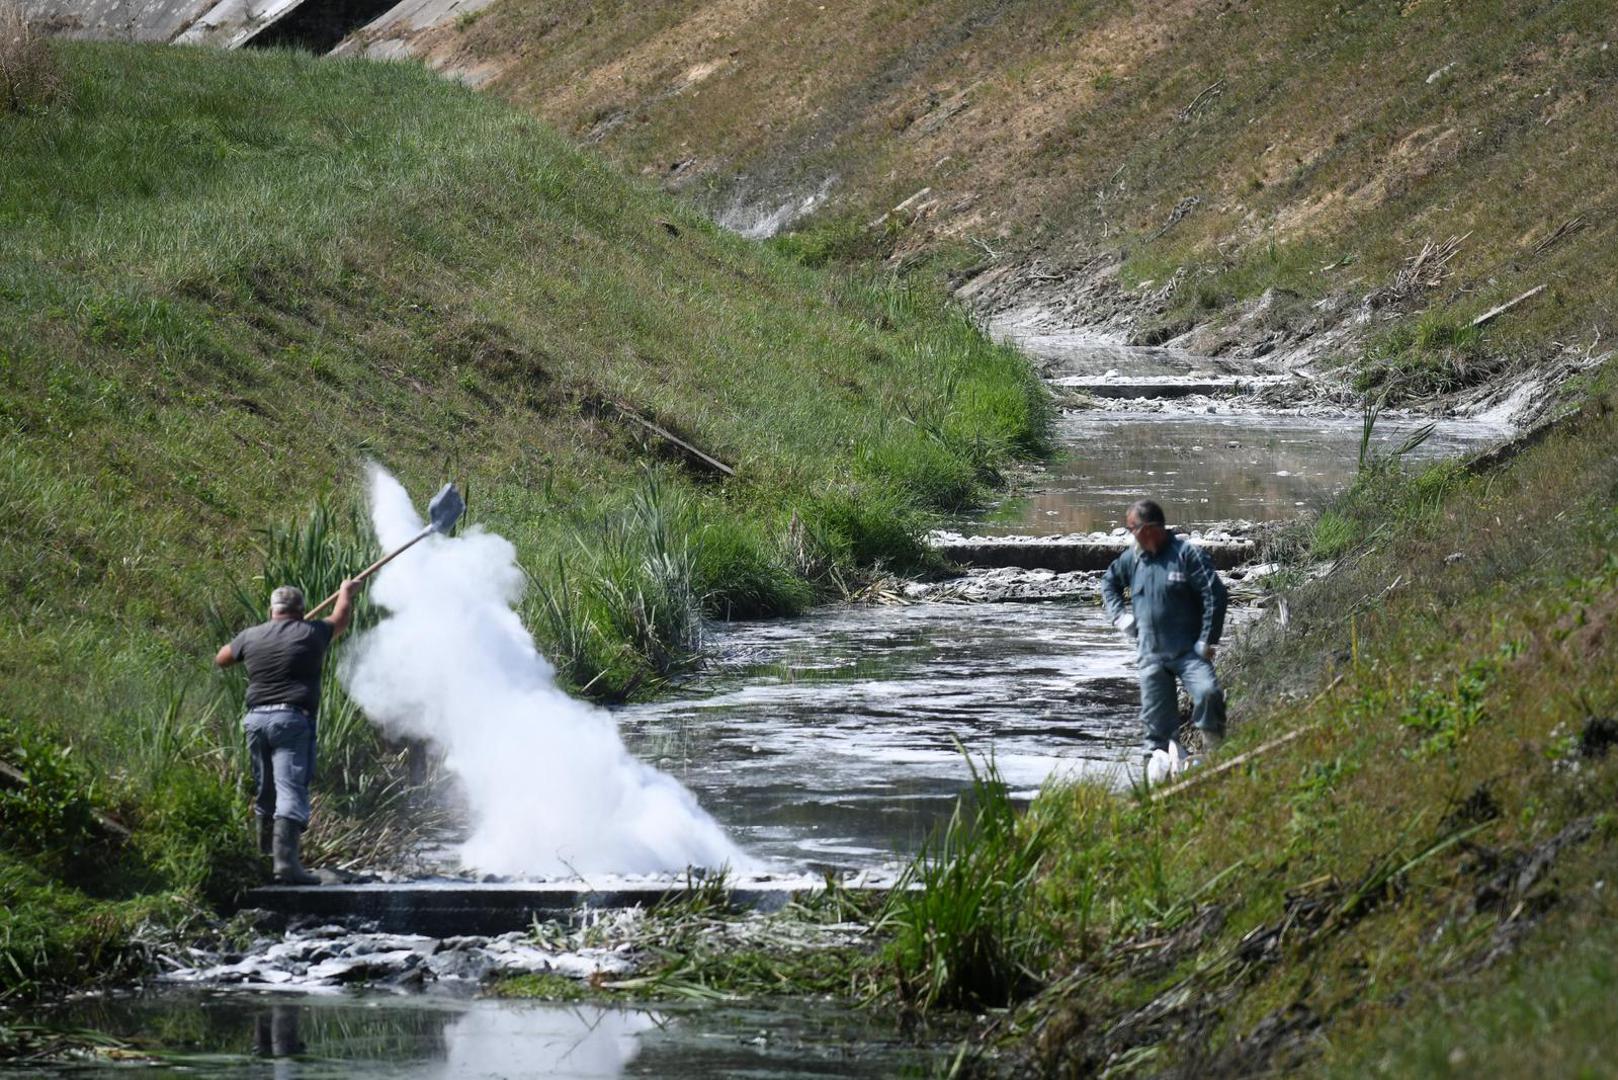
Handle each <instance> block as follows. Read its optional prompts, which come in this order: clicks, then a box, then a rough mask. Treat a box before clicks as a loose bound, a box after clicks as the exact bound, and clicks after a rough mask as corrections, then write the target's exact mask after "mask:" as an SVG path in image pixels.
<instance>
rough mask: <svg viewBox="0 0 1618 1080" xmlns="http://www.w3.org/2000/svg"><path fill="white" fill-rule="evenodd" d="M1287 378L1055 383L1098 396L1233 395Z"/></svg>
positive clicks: (1088, 378) (1070, 378) (1071, 379)
mask: <svg viewBox="0 0 1618 1080" xmlns="http://www.w3.org/2000/svg"><path fill="white" fill-rule="evenodd" d="M1288 381H1289V377H1288V376H1285V375H1254V376H1235V375H1206V376H1203V375H1064V376H1061V377H1059V378H1055V379H1052V380H1051V382H1052V383H1054V384H1055V385H1057V386H1060V387H1064V388H1066V389H1070V390H1079V391H1082V392H1084V393H1086V394H1089V395H1090V396H1091V397H1099V398H1122V399H1140V398H1182V397H1191V396H1193V395H1199V396H1203V397H1236V396H1240V395H1242V394H1251V393H1254V392H1256V391H1258V390H1260V389H1263V388H1264V387H1267V386H1276V385H1278V384H1281V383H1285V382H1288Z"/></svg>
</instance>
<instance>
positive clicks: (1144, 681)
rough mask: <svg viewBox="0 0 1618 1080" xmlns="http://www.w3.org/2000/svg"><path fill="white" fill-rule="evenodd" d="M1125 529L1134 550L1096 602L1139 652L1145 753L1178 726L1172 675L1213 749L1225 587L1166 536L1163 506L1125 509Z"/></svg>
mask: <svg viewBox="0 0 1618 1080" xmlns="http://www.w3.org/2000/svg"><path fill="white" fill-rule="evenodd" d="M1124 527H1125V528H1127V529H1128V530H1129V532H1130V534H1131V535H1132V536H1134V538H1135V546H1133V547H1131V548H1130V549H1129V550H1127V551H1125V552H1124V553H1123V554H1122V555H1120V556H1118V558H1116V559H1114V560H1113V563H1112V565H1111V566H1109V567H1108V568H1107V573H1106V576H1105V577H1103V578H1102V579H1101V600H1102V603H1103V604H1104V605H1106V609H1107V617H1108V618H1109V619H1111V620H1112V622H1113V625H1114V626H1116V627H1117V628H1118V629H1119V630H1121V631H1123V632H1124V633H1125V634H1127V635H1129V636H1130V637H1133V638H1134V639H1135V642H1136V646H1137V648H1138V649H1139V660H1138V667H1139V670H1140V716H1141V721H1142V723H1143V724H1144V725H1145V728H1146V739H1145V743H1144V749H1145V752H1146V754H1147V755H1148V756H1150V755H1151V753H1152V751H1153V750H1166V749H1168V745H1169V740H1170V739H1171V738H1173V737H1174V732H1175V729H1176V728H1177V727H1178V726H1179V719H1180V710H1179V708H1178V707H1177V705H1176V701H1175V693H1174V680H1175V678H1176V677H1178V678H1179V680H1180V682H1181V683H1182V684H1184V686H1185V689H1186V693H1188V694H1190V695H1191V703H1192V713H1191V716H1192V720H1193V721H1194V722H1195V723H1196V726H1197V728H1198V729H1199V730H1200V731H1201V732H1202V733H1203V735H1204V736H1205V737H1206V738H1207V740H1208V745H1209V749H1213V748H1214V747H1216V746H1217V745H1218V744H1219V742H1220V741H1221V740H1223V738H1224V736H1225V695H1224V692H1223V691H1222V690H1220V689H1219V680H1218V679H1217V678H1216V677H1215V676H1214V669H1213V658H1214V647H1215V646H1216V645H1218V644H1219V635H1220V634H1221V633H1222V632H1223V630H1224V628H1225V599H1226V592H1225V585H1224V583H1223V582H1222V581H1220V580H1219V575H1218V573H1217V572H1215V570H1214V568H1213V563H1212V562H1210V561H1209V559H1208V556H1207V553H1206V552H1204V551H1203V550H1202V549H1201V548H1199V547H1197V546H1196V545H1194V544H1191V543H1188V542H1186V541H1185V540H1183V539H1182V538H1180V537H1178V536H1175V535H1174V534H1173V533H1171V532H1169V531H1168V528H1167V526H1166V525H1165V523H1164V519H1163V508H1162V507H1161V506H1159V505H1157V503H1155V502H1153V501H1152V500H1150V499H1142V500H1140V501H1139V502H1137V503H1136V504H1135V505H1134V506H1131V507H1130V508H1129V513H1128V515H1126V516H1125V518H1124ZM1126 593H1127V600H1126V597H1125V594H1126Z"/></svg>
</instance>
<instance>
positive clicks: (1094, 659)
mask: <svg viewBox="0 0 1618 1080" xmlns="http://www.w3.org/2000/svg"><path fill="white" fill-rule="evenodd" d="M713 644H714V646H715V648H716V649H717V650H718V659H717V660H716V662H715V663H714V664H713V665H712V667H711V669H710V671H709V672H708V673H707V674H705V675H704V676H703V677H702V679H700V680H699V681H698V682H696V683H694V684H692V686H691V687H690V688H688V690H687V692H686V693H684V694H682V695H680V696H679V697H676V698H674V699H672V700H667V701H662V702H658V703H656V704H652V705H644V706H638V707H635V708H631V709H625V710H623V711H622V712H621V713H620V714H619V715H620V722H621V726H622V727H623V729H624V732H625V737H626V739H627V740H628V742H629V744H630V747H631V749H632V750H634V751H635V752H636V753H637V754H639V755H640V756H642V757H643V758H645V759H646V760H648V761H651V762H653V763H654V764H656V765H657V766H658V767H659V768H663V769H665V770H667V771H669V772H672V773H673V774H674V775H675V776H676V777H678V778H679V779H680V780H681V781H682V782H683V783H685V784H686V785H687V786H689V787H690V788H691V789H692V791H694V792H695V793H696V795H697V797H698V798H699V800H700V801H701V802H702V805H703V806H704V807H706V808H707V809H708V810H709V811H710V812H711V813H713V814H714V815H715V816H716V817H717V818H718V819H719V820H720V822H721V823H723V824H724V825H725V826H726V827H727V828H728V829H730V830H731V832H732V833H733V835H735V836H736V837H737V839H738V840H739V841H740V842H741V843H742V846H743V847H744V848H746V849H747V850H748V851H750V852H752V853H755V854H758V855H760V856H763V857H765V858H767V859H770V860H775V861H779V862H782V863H785V864H789V865H794V866H797V867H802V866H804V865H806V864H807V865H813V866H839V867H856V868H864V867H872V866H879V865H883V864H892V863H894V862H895V861H896V860H897V859H898V858H902V857H905V856H908V855H909V854H911V853H913V852H914V851H915V850H916V849H917V847H919V845H920V843H921V841H922V840H923V839H924V838H925V836H926V834H927V832H928V831H929V830H930V829H931V828H933V827H934V826H935V825H936V824H937V823H938V822H939V821H941V820H942V819H944V818H946V817H947V816H948V814H949V812H950V809H951V808H952V807H953V804H954V799H955V796H956V795H957V794H958V793H959V792H960V791H962V790H963V789H964V788H966V787H968V786H969V784H970V779H969V773H968V770H967V767H966V763H965V761H964V760H963V758H962V756H961V753H960V750H958V749H957V747H956V741H957V740H958V741H959V743H960V745H961V747H964V748H965V750H966V751H967V752H969V753H970V754H971V755H972V756H973V757H974V758H975V759H981V758H985V757H987V756H989V755H990V754H991V753H992V754H993V756H994V760H995V763H996V766H997V767H998V768H999V770H1000V772H1001V774H1002V775H1003V776H1004V778H1005V779H1006V781H1007V782H1008V783H1009V784H1010V785H1011V786H1012V787H1013V788H1014V789H1019V790H1022V791H1025V792H1032V790H1034V789H1037V788H1038V787H1039V785H1040V784H1042V783H1044V782H1045V781H1046V780H1047V779H1049V778H1051V777H1052V776H1060V775H1074V774H1079V773H1086V772H1089V773H1094V772H1111V771H1114V770H1116V768H1117V762H1118V761H1119V759H1120V756H1121V755H1122V754H1123V753H1124V752H1125V750H1126V749H1127V748H1128V747H1129V746H1131V745H1132V744H1133V743H1134V741H1135V736H1134V733H1133V730H1132V726H1131V723H1130V719H1131V717H1132V716H1133V714H1134V711H1135V705H1134V698H1135V688H1134V675H1133V668H1132V665H1133V656H1132V650H1131V649H1130V648H1129V646H1128V645H1127V643H1126V642H1125V641H1124V640H1123V639H1122V638H1121V637H1120V636H1119V635H1118V634H1117V633H1116V631H1114V630H1113V629H1112V627H1111V626H1109V625H1108V624H1107V623H1106V622H1105V621H1104V620H1103V618H1102V615H1101V609H1100V608H1099V607H1098V606H1096V605H1094V604H1070V603H1046V604H979V605H970V606H967V605H949V604H916V605H911V606H881V607H864V606H861V607H839V608H832V609H827V610H822V611H818V612H815V613H813V614H810V615H808V616H805V617H803V618H801V619H794V620H791V621H789V622H775V623H755V624H738V625H733V626H731V627H728V628H726V629H724V630H722V631H721V633H720V635H719V636H718V637H717V638H716V639H715V641H714V642H713Z"/></svg>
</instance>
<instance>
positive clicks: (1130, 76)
mask: <svg viewBox="0 0 1618 1080" xmlns="http://www.w3.org/2000/svg"><path fill="white" fill-rule="evenodd" d="M1609 8H1610V5H1608V4H1605V3H1603V2H1601V0H1573V2H1569V3H1565V4H1556V5H1543V4H1535V3H1531V2H1528V0H1490V2H1488V3H1477V4H1461V5H1457V4H1435V3H1423V4H1407V5H1398V4H1391V3H1364V4H1351V5H1344V4H1338V3H1336V2H1335V0H1299V2H1297V3H1290V4H1284V5H1274V4H1265V3H1261V2H1258V0H1235V2H1232V3H1228V4H1195V3H1183V2H1174V3H1161V4H1147V5H1141V4H1136V5H1118V4H1101V3H1096V2H1094V0H1064V2H1059V3H1048V2H1042V0H1040V2H1036V0H1008V2H1005V3H999V4H993V5H989V4H982V3H971V2H968V0H940V2H937V3H929V4H918V3H913V2H910V0H872V2H869V3H859V4H836V5H832V4H827V5H819V4H813V3H802V4H774V5H760V4H757V3H748V2H744V0H681V2H678V3H670V4H661V5H654V6H652V7H647V6H645V5H632V4H625V3H608V4H582V3H573V4H540V3H535V2H532V0H507V2H505V3H502V4H499V5H496V6H494V7H492V8H490V9H488V11H487V13H486V14H485V15H484V16H483V17H482V18H480V19H479V20H478V21H477V22H476V24H475V25H474V26H472V27H467V28H462V27H445V28H441V29H440V30H438V31H434V32H432V33H430V34H428V35H427V36H426V37H425V38H424V39H422V40H421V41H420V42H418V43H417V44H418V47H419V48H421V49H422V50H423V51H424V52H425V53H426V54H427V55H430V56H432V57H433V59H434V62H442V63H447V64H450V65H452V66H454V65H459V66H462V67H466V68H475V69H477V70H479V71H481V72H485V73H489V72H498V75H497V76H495V77H494V78H493V79H492V81H491V82H489V83H487V84H486V85H487V87H488V88H489V90H490V91H491V92H493V93H496V94H499V95H501V96H504V97H506V98H508V99H510V100H512V101H515V102H517V103H518V104H520V105H522V106H523V107H525V108H528V109H531V110H533V111H535V112H537V113H538V114H540V115H542V116H544V117H546V118H547V119H549V120H551V121H553V122H554V123H556V124H557V125H558V126H559V127H560V128H562V129H563V130H564V131H567V132H569V133H571V134H573V135H575V136H576V137H578V138H581V139H586V140H588V141H590V142H592V143H593V144H594V145H597V146H599V147H600V148H601V150H602V151H603V152H604V153H605V154H606V155H608V156H609V157H611V158H613V159H615V160H617V161H619V162H620V163H622V164H623V165H624V166H625V167H626V168H628V169H629V170H630V171H633V172H638V173H643V174H645V175H648V176H651V177H660V178H665V182H666V183H667V184H668V185H669V186H670V187H673V188H676V189H679V190H682V191H685V192H688V193H690V194H691V195H692V196H693V197H694V198H696V199H697V200H698V201H700V202H701V203H703V205H704V206H706V207H708V208H709V209H713V210H717V211H724V210H726V209H728V208H732V207H734V206H735V205H737V204H738V203H739V204H747V205H755V204H763V205H776V204H779V203H782V202H785V201H787V200H788V199H789V198H791V197H793V196H801V195H803V194H804V193H805V192H807V191H812V190H815V188H816V186H817V185H818V184H819V183H820V182H821V181H822V180H823V179H825V178H826V177H836V178H837V180H836V183H835V185H834V186H833V188H832V189H831V191H832V196H833V198H832V202H831V203H830V204H829V205H828V206H827V207H826V208H825V209H823V210H822V211H821V212H822V213H826V214H831V215H834V216H837V215H841V216H844V217H847V218H849V219H850V220H856V221H859V222H862V223H863V222H865V221H869V220H872V219H873V218H874V217H876V215H878V214H879V213H881V212H882V211H886V210H888V209H889V208H891V207H893V206H894V205H895V204H896V203H897V202H898V201H899V200H901V199H904V198H905V197H907V196H909V195H911V194H912V193H914V192H916V191H918V190H920V189H921V188H923V187H927V188H930V189H931V194H930V195H929V196H927V197H926V198H925V199H924V200H922V201H921V202H920V203H918V204H917V205H916V207H913V208H912V210H911V211H910V212H907V213H906V214H904V215H901V216H900V217H901V218H902V220H897V221H896V220H893V219H890V220H889V222H887V223H886V226H885V227H886V228H888V229H891V230H894V232H896V233H897V234H898V235H897V237H896V238H890V239H892V243H891V244H890V245H889V246H893V247H896V248H897V251H898V253H899V254H901V255H914V254H916V253H918V252H922V251H934V252H939V253H941V254H942V256H943V257H944V258H945V259H946V260H949V261H950V262H951V264H952V265H953V266H956V267H960V266H964V265H966V264H967V263H981V262H982V260H983V259H985V258H986V257H987V258H990V259H992V260H995V261H1001V262H1004V261H1007V260H1015V259H1017V258H1019V257H1021V256H1025V255H1029V254H1033V255H1044V256H1049V257H1050V258H1051V259H1052V260H1053V261H1057V262H1065V261H1072V262H1073V263H1074V264H1075V265H1077V264H1080V263H1084V262H1086V261H1088V260H1090V259H1091V258H1093V257H1095V256H1096V255H1098V254H1099V255H1106V256H1109V257H1117V256H1122V257H1123V258H1124V260H1125V267H1124V273H1123V281H1124V283H1125V284H1126V285H1132V284H1136V283H1139V282H1141V281H1144V280H1147V279H1150V280H1152V281H1154V282H1156V283H1157V287H1158V288H1161V287H1162V284H1163V283H1164V282H1165V281H1168V280H1170V279H1171V278H1172V277H1173V276H1174V275H1175V272H1176V271H1177V270H1181V269H1182V268H1184V273H1182V274H1181V276H1180V278H1179V279H1178V280H1179V281H1180V282H1181V286H1180V287H1179V288H1178V289H1177V290H1176V291H1174V293H1173V295H1172V296H1171V297H1170V298H1169V309H1170V310H1168V311H1165V312H1164V313H1163V316H1164V324H1165V325H1171V324H1173V325H1183V324H1185V323H1186V322H1187V321H1188V320H1191V321H1195V322H1196V323H1198V324H1205V325H1206V324H1210V323H1211V324H1214V325H1215V326H1217V324H1218V323H1219V322H1220V321H1221V319H1222V318H1223V315H1224V313H1225V312H1227V311H1231V310H1233V309H1234V306H1235V305H1237V304H1239V303H1240V302H1242V301H1244V300H1247V299H1250V298H1254V297H1257V296H1259V295H1260V294H1262V293H1263V292H1264V291H1265V290H1267V289H1271V288H1275V289H1279V290H1286V291H1288V292H1291V293H1296V294H1298V296H1299V297H1302V298H1303V300H1302V301H1300V302H1299V303H1298V304H1297V305H1296V307H1297V308H1298V309H1299V313H1298V316H1297V318H1294V319H1291V320H1290V322H1291V323H1295V324H1300V325H1301V324H1303V323H1307V322H1308V320H1309V319H1310V318H1311V317H1312V313H1311V309H1310V307H1309V304H1308V302H1307V301H1308V300H1312V299H1314V298H1317V297H1322V296H1347V297H1352V298H1355V299H1358V298H1359V297H1362V296H1364V295H1365V294H1366V293H1370V292H1373V291H1375V290H1378V289H1379V288H1380V287H1381V286H1383V285H1385V284H1387V283H1389V282H1392V281H1393V280H1394V279H1395V278H1396V276H1397V275H1398V274H1399V273H1400V272H1401V271H1406V270H1408V263H1407V260H1408V259H1409V258H1410V257H1411V256H1412V254H1413V253H1415V252H1418V251H1419V250H1420V249H1421V247H1422V245H1423V243H1424V242H1426V241H1428V240H1429V239H1431V240H1432V241H1433V242H1434V243H1435V244H1442V243H1443V241H1444V238H1446V237H1452V236H1454V237H1465V238H1466V240H1465V243H1464V244H1463V245H1462V246H1461V247H1460V249H1459V250H1458V251H1457V252H1455V253H1454V254H1453V257H1452V258H1450V259H1448V260H1446V262H1445V265H1444V267H1443V269H1444V271H1445V272H1444V273H1443V274H1441V275H1435V274H1431V273H1429V274H1427V275H1425V276H1424V277H1423V278H1422V280H1423V282H1424V283H1428V284H1425V285H1424V287H1423V288H1422V289H1421V290H1420V293H1421V295H1420V296H1419V298H1418V297H1415V296H1411V297H1408V298H1405V299H1404V300H1403V301H1401V302H1400V303H1399V304H1398V305H1395V306H1392V307H1384V308H1383V309H1382V314H1383V315H1388V314H1411V313H1416V312H1419V311H1421V310H1422V309H1424V308H1427V309H1431V310H1433V311H1435V312H1437V313H1440V314H1442V315H1443V316H1444V317H1446V318H1451V319H1459V318H1467V319H1470V318H1471V317H1472V316H1475V315H1476V314H1477V313H1479V312H1480V311H1482V310H1484V309H1485V308H1486V307H1488V306H1490V305H1491V304H1493V303H1497V302H1499V301H1501V300H1503V299H1506V298H1508V297H1511V296H1515V295H1517V294H1519V293H1521V292H1523V291H1525V290H1526V289H1528V288H1531V287H1532V286H1534V285H1537V284H1540V283H1541V282H1547V283H1549V284H1550V285H1551V289H1550V290H1548V294H1549V295H1547V296H1546V297H1545V298H1543V299H1542V301H1540V302H1536V303H1535V304H1532V305H1525V307H1524V308H1522V309H1520V310H1518V311H1514V312H1513V313H1512V315H1511V316H1510V317H1509V318H1508V319H1504V320H1501V321H1500V322H1499V323H1498V324H1495V325H1492V326H1491V327H1490V328H1489V330H1488V332H1487V334H1486V335H1485V337H1486V341H1485V345H1484V348H1485V351H1487V352H1488V353H1490V354H1491V355H1493V356H1503V357H1508V358H1514V357H1518V356H1538V355H1543V354H1544V353H1545V352H1547V351H1550V350H1552V349H1554V348H1555V346H1554V345H1552V344H1550V343H1552V342H1557V343H1570V342H1578V343H1586V342H1588V341H1590V340H1591V338H1592V336H1595V335H1598V334H1599V335H1601V337H1602V339H1603V340H1606V339H1610V338H1611V336H1612V334H1613V332H1614V330H1615V326H1618V314H1615V311H1614V307H1613V302H1612V298H1611V291H1610V289H1607V288H1605V285H1604V283H1605V282H1609V281H1611V280H1612V277H1613V273H1614V270H1613V265H1614V264H1613V261H1612V260H1613V258H1614V255H1613V252H1614V251H1618V244H1614V242H1613V238H1614V229H1615V228H1618V224H1615V223H1618V217H1615V216H1614V215H1612V214H1611V213H1608V212H1606V211H1608V210H1610V209H1611V207H1612V206H1613V204H1614V200H1615V199H1618V181H1615V179H1614V173H1613V171H1612V170H1611V169H1610V168H1609V167H1607V162H1609V161H1610V160H1611V158H1612V142H1613V136H1612V132H1613V131H1614V130H1618V125H1615V123H1614V118H1615V115H1618V47H1612V45H1611V43H1610V42H1608V40H1607V39H1608V38H1609V37H1610V34H1609V33H1608V30H1609V26H1610V10H1609ZM694 74H695V75H700V76H701V77H700V78H694V77H693V76H694ZM1191 199H1195V200H1196V201H1195V202H1194V203H1188V202H1187V200H1191ZM1186 205H1189V206H1190V207H1191V209H1190V210H1189V212H1185V213H1182V214H1181V216H1180V217H1179V218H1178V219H1176V218H1175V210H1176V207H1180V206H1186ZM1171 222H1172V225H1171V224H1170V223H1171ZM1573 223H1578V224H1579V225H1580V227H1578V228H1573V227H1571V225H1572V224H1573ZM1166 226H1169V227H1166ZM989 253H992V254H989ZM1380 321H1381V320H1378V323H1380ZM1210 333H1211V336H1209V337H1208V338H1207V340H1206V341H1205V342H1204V347H1206V348H1217V347H1218V344H1219V341H1220V338H1219V336H1218V333H1216V332H1213V331H1211V332H1210ZM1353 358H1354V357H1353V356H1350V355H1345V356H1343V357H1341V359H1344V360H1351V359H1353Z"/></svg>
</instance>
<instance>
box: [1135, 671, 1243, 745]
mask: <svg viewBox="0 0 1618 1080" xmlns="http://www.w3.org/2000/svg"><path fill="white" fill-rule="evenodd" d="M1138 666H1139V670H1140V719H1141V723H1142V724H1143V725H1144V726H1145V728H1146V738H1145V740H1144V741H1143V743H1142V749H1144V750H1145V751H1146V752H1147V753H1148V754H1149V753H1151V752H1152V751H1153V750H1167V749H1168V746H1169V740H1170V739H1172V738H1173V737H1174V733H1175V732H1176V731H1177V730H1179V727H1180V706H1179V701H1178V700H1177V698H1176V696H1175V693H1174V680H1175V678H1176V676H1178V678H1179V680H1180V682H1181V683H1183V684H1184V685H1185V692H1186V693H1188V694H1190V695H1191V720H1192V722H1193V723H1195V724H1196V725H1197V728H1198V729H1199V730H1201V731H1206V732H1207V733H1208V734H1210V735H1224V733H1225V692H1224V691H1223V690H1221V689H1219V680H1218V679H1217V678H1215V676H1214V669H1213V665H1212V664H1210V663H1208V661H1206V660H1204V659H1203V658H1202V657H1200V656H1198V655H1197V654H1196V653H1194V652H1187V653H1181V654H1180V655H1179V656H1176V657H1174V658H1173V659H1171V660H1159V659H1147V658H1145V657H1142V658H1141V660H1140V662H1139V665H1138Z"/></svg>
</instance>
